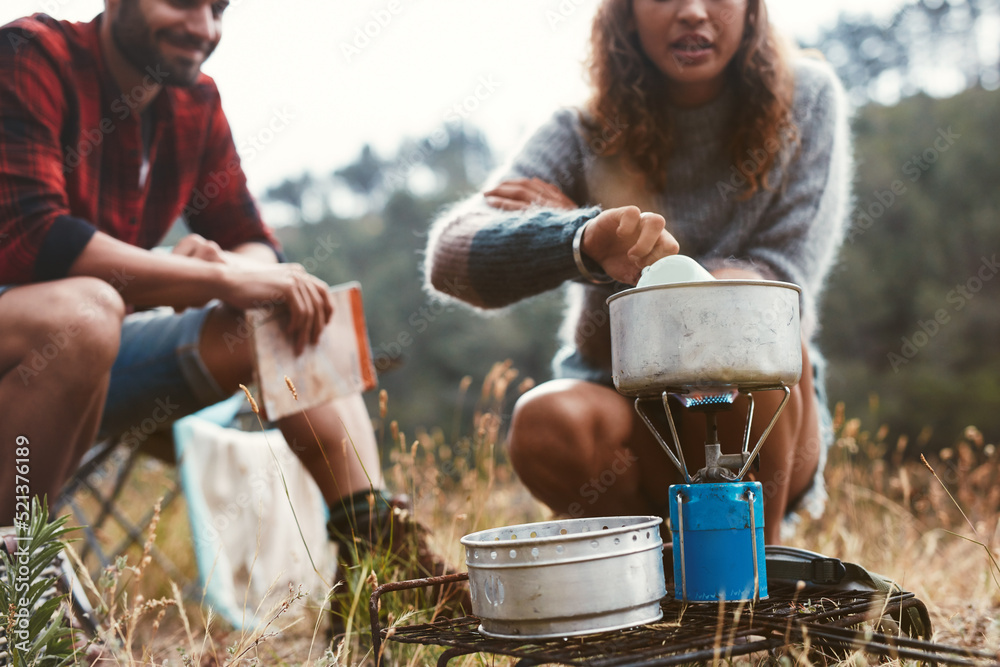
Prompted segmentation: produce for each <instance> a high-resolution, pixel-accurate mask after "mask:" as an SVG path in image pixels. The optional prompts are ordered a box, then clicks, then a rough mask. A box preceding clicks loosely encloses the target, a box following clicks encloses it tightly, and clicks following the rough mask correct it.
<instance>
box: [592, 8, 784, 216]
mask: <svg viewBox="0 0 1000 667" xmlns="http://www.w3.org/2000/svg"><path fill="white" fill-rule="evenodd" d="M632 16H633V15H632V0H605V2H604V3H603V4H602V5H601V7H600V9H598V12H597V16H596V17H595V18H594V26H593V30H592V33H591V40H590V41H591V44H590V47H591V48H590V57H589V60H588V64H587V67H588V74H589V78H590V84H591V87H592V90H593V93H592V96H591V98H590V100H589V102H588V104H587V112H588V113H587V114H581V121H582V123H583V126H584V128H585V130H586V132H587V133H588V135H589V138H590V140H591V145H592V146H594V148H595V151H596V152H597V153H598V154H600V155H616V154H619V153H621V154H623V155H624V156H625V158H626V160H625V163H626V165H627V166H628V167H630V168H632V169H635V170H636V171H637V172H638V174H639V175H640V176H641V177H643V178H644V180H645V184H646V186H647V187H648V188H649V189H651V190H653V189H662V188H663V187H664V186H665V185H666V168H665V167H666V163H667V160H668V159H669V156H670V152H671V148H672V137H671V132H670V127H669V120H668V119H667V118H666V117H665V116H664V114H662V112H657V111H656V110H657V109H662V108H663V105H664V104H666V102H667V97H666V95H667V93H666V88H667V87H666V86H665V85H664V83H665V75H664V74H663V73H662V72H660V70H659V69H658V68H657V67H656V65H655V64H654V63H653V62H652V61H651V60H650V59H649V58H648V57H647V56H646V54H645V52H644V51H643V49H642V46H641V45H640V43H639V37H638V34H637V33H636V31H635V29H634V28H631V27H630V25H631V24H632V21H633V19H632ZM726 76H727V77H728V78H729V81H730V84H731V85H732V86H734V87H735V91H736V99H737V100H738V104H737V111H736V118H735V123H734V124H733V127H732V134H731V136H730V137H729V138H728V139H729V146H730V155H731V156H732V159H733V163H734V164H735V165H737V168H738V169H739V170H740V172H741V173H742V174H743V176H744V177H745V178H746V187H745V189H744V192H743V193H742V196H743V197H745V198H746V197H750V196H752V195H753V194H754V193H755V192H757V190H758V189H759V188H761V187H763V188H764V189H768V183H767V174H768V172H769V171H770V169H771V166H772V165H773V164H774V162H775V160H776V159H777V158H778V153H779V149H780V147H781V146H782V145H783V142H784V141H791V142H794V141H796V140H797V136H798V135H797V131H796V129H795V126H794V124H793V122H792V117H791V108H792V96H793V93H794V82H793V80H792V74H791V69H790V67H789V65H788V54H787V51H786V47H785V45H784V44H783V42H782V41H781V40H780V39H779V38H778V36H777V35H776V33H775V32H774V30H773V29H772V27H771V24H770V22H769V21H768V18H767V9H766V7H765V6H764V1H763V0H748V2H747V12H746V20H745V24H744V27H743V37H742V39H741V41H740V45H739V48H738V49H737V51H736V54H735V55H734V56H733V59H732V60H731V61H730V62H729V64H728V65H727V67H726ZM607 128H621V129H620V130H618V131H615V132H609V131H608V130H607ZM748 158H749V159H748Z"/></svg>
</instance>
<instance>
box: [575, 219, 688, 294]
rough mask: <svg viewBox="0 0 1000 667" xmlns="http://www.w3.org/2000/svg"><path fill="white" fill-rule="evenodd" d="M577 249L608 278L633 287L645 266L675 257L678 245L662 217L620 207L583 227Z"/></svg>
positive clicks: (678, 248)
mask: <svg viewBox="0 0 1000 667" xmlns="http://www.w3.org/2000/svg"><path fill="white" fill-rule="evenodd" d="M580 250H581V251H582V252H583V254H585V255H586V256H587V257H590V258H591V259H592V260H594V261H595V262H597V263H598V264H600V265H601V269H602V270H603V271H604V273H606V274H608V275H609V276H610V277H612V278H614V279H615V280H617V281H619V282H623V283H627V284H629V285H635V284H636V283H637V282H638V281H639V275H640V273H641V272H642V269H643V268H644V267H647V266H649V265H650V264H652V263H653V262H655V261H656V260H658V259H662V258H664V257H667V256H668V255H676V254H677V252H678V251H679V250H680V246H679V245H678V244H677V240H676V239H675V238H674V237H673V236H671V234H670V232H668V231H667V230H666V221H665V220H664V219H663V216H662V215H659V214H657V213H643V212H642V211H640V210H639V208H638V207H637V206H622V207H621V208H610V209H608V210H606V211H602V212H601V213H600V215H598V216H597V217H596V218H594V219H593V220H591V221H590V222H588V223H587V224H586V228H585V229H584V230H583V238H582V239H581V240H580Z"/></svg>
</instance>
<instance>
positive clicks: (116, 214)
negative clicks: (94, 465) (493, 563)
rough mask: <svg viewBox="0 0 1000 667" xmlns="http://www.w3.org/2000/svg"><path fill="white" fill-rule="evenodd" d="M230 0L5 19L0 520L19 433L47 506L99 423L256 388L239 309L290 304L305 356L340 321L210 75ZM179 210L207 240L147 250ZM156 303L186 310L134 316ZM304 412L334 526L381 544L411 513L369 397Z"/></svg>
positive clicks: (301, 429) (297, 442) (295, 420)
mask: <svg viewBox="0 0 1000 667" xmlns="http://www.w3.org/2000/svg"><path fill="white" fill-rule="evenodd" d="M228 4H229V2H228V0H214V1H213V0H106V7H105V12H104V13H103V14H102V15H100V16H98V17H97V18H95V19H94V20H93V21H92V22H90V23H82V24H81V23H68V22H61V21H56V20H54V19H52V18H50V17H48V16H45V15H36V16H33V17H30V18H25V19H20V20H18V21H15V22H13V23H11V24H9V25H7V26H5V27H3V28H2V29H0V471H3V474H2V475H0V526H3V525H11V523H12V519H14V518H15V517H17V516H20V512H21V510H22V509H23V507H21V506H19V505H18V504H17V500H18V498H19V497H22V496H25V495H26V494H25V493H22V491H24V489H23V488H20V487H19V486H18V485H16V484H15V475H14V474H13V472H11V471H13V469H14V464H15V458H16V457H15V444H14V443H15V442H16V441H17V439H18V438H19V437H20V438H24V439H26V440H27V441H28V442H30V460H31V464H32V465H31V467H30V472H31V474H30V482H31V484H30V486H31V488H30V494H31V495H36V494H37V495H39V496H41V495H43V494H48V497H49V499H50V502H51V501H52V499H54V498H55V497H56V496H57V495H58V493H59V490H60V488H61V486H62V484H63V483H64V481H65V480H66V478H67V476H68V475H70V474H71V473H72V472H73V470H74V469H75V467H76V466H77V464H78V462H79V460H80V458H81V456H82V455H83V454H84V452H85V451H86V450H87V449H88V448H89V447H90V446H91V445H92V444H93V442H94V440H95V438H96V437H97V436H98V434H99V433H100V434H102V435H113V434H118V433H122V432H126V431H128V430H129V428H131V427H133V426H135V425H137V424H139V423H141V422H142V421H143V420H144V419H148V418H150V417H152V418H153V419H154V420H156V421H158V422H160V423H167V422H169V421H173V420H175V419H177V418H179V417H181V416H183V415H184V414H187V413H190V412H192V411H194V410H196V409H198V408H200V407H202V406H205V405H208V404H211V403H213V402H216V401H219V400H222V399H224V398H226V397H227V396H229V395H231V394H232V392H233V391H234V390H236V388H237V385H238V383H240V382H243V383H246V382H247V381H248V380H249V379H250V377H251V364H252V359H251V350H250V346H249V345H235V346H234V345H232V344H229V345H227V344H226V342H225V341H226V340H230V341H231V340H232V338H231V337H230V336H237V337H238V336H239V333H238V332H239V330H240V329H239V327H240V324H241V322H242V311H243V310H244V309H247V308H250V307H253V306H259V305H261V304H267V303H280V304H282V305H283V306H284V307H286V308H287V309H288V312H289V315H290V320H289V321H290V324H289V327H288V335H289V336H290V337H291V338H292V339H293V340H294V341H295V344H296V347H297V349H298V350H300V351H301V350H302V349H303V348H304V347H305V345H306V344H307V343H308V342H310V341H312V342H315V341H316V340H317V339H318V337H319V335H320V333H321V331H322V330H323V328H324V326H325V325H326V324H327V322H328V321H329V319H330V316H331V314H332V305H331V301H330V297H329V295H328V292H327V289H326V287H327V286H326V285H325V284H324V283H323V282H322V281H321V280H319V279H317V278H315V277H313V276H311V275H309V274H307V273H306V272H305V270H304V269H303V268H302V267H301V266H300V265H298V264H287V263H281V262H280V251H279V249H278V245H277V242H276V241H275V239H274V237H273V236H272V235H271V232H270V231H269V230H268V228H267V227H266V226H265V225H264V223H263V221H262V220H261V218H260V215H259V213H258V210H257V207H256V205H255V204H254V202H253V200H252V198H251V196H250V194H249V192H248V190H247V186H246V178H245V176H244V174H243V171H242V169H241V167H240V161H239V157H238V156H237V153H236V149H235V146H234V142H233V138H232V134H231V132H230V128H229V124H228V122H227V121H226V117H225V115H224V114H223V112H222V108H221V106H220V101H219V93H218V90H217V89H216V86H215V84H214V82H213V81H212V79H210V78H209V77H208V76H206V75H205V74H203V73H201V65H202V63H203V62H204V61H205V59H206V58H208V56H209V55H210V54H211V53H212V51H213V49H214V48H215V47H216V45H217V44H218V43H219V39H220V35H221V26H222V16H223V13H224V12H225V10H226V7H227V5H228ZM181 215H183V216H184V217H185V218H186V220H187V223H188V225H189V227H190V229H191V230H192V231H193V232H194V233H193V234H191V235H190V236H187V237H186V238H184V239H183V240H182V241H180V242H179V243H178V244H177V245H176V246H175V247H174V249H173V253H172V254H167V253H160V252H157V253H154V252H151V250H150V249H151V248H153V247H154V246H155V245H157V244H158V243H159V242H160V241H161V240H162V238H163V236H164V235H165V234H166V232H167V231H168V229H169V228H170V226H171V225H172V223H173V221H174V220H175V219H176V218H177V217H178V216H181ZM157 306H169V307H171V308H172V310H171V309H166V311H165V309H162V308H160V309H155V310H142V311H141V312H135V313H131V314H129V313H130V312H131V311H132V310H133V309H136V308H139V309H145V308H150V307H157ZM227 334H230V336H227ZM309 417H310V419H311V422H312V424H313V426H315V427H316V430H317V433H318V435H319V438H318V439H319V440H320V442H322V443H323V444H322V445H318V444H317V442H316V440H317V438H316V437H314V435H313V434H312V432H311V431H310V427H309V424H308V423H307V421H306V418H305V416H304V415H303V414H298V415H294V416H291V417H288V418H285V419H282V420H280V422H279V426H280V428H281V430H282V432H283V434H284V436H285V438H286V440H287V441H288V442H289V443H290V444H291V445H292V447H293V449H294V450H295V451H296V453H297V454H298V456H299V457H300V458H301V459H302V461H303V462H304V463H305V465H306V467H307V468H308V469H309V470H310V471H311V472H312V474H313V477H314V478H315V479H316V481H317V483H318V484H319V487H320V489H321V491H322V492H323V495H324V497H325V499H326V501H327V503H328V505H329V507H330V508H331V511H332V513H333V514H334V517H335V521H336V520H338V519H339V521H340V523H339V524H335V525H334V526H333V528H332V532H336V533H339V534H344V533H348V532H350V530H351V529H352V528H353V529H354V530H358V531H359V532H361V533H367V535H366V537H370V538H374V537H376V534H377V533H380V532H381V531H382V530H383V529H384V528H385V529H387V527H388V526H390V524H392V523H393V522H394V521H397V520H398V519H394V518H393V517H398V516H399V514H400V513H399V512H398V511H397V512H393V507H392V506H391V503H390V500H389V498H388V496H387V495H386V494H385V493H384V492H383V491H382V489H383V488H384V487H383V481H382V477H381V473H380V464H379V457H378V452H377V447H376V442H375V439H374V435H373V433H372V429H371V422H370V420H369V417H368V414H367V412H366V409H365V406H364V403H363V402H362V400H361V398H360V396H357V397H354V398H353V399H348V400H343V399H341V400H339V401H338V402H337V403H336V404H334V403H331V404H327V405H324V406H321V407H318V408H314V409H312V410H310V411H309ZM348 434H349V437H350V442H351V443H353V447H348V448H346V449H345V448H344V447H342V443H343V442H344V440H345V438H347V437H348ZM320 446H322V447H324V448H325V450H326V451H325V452H323V451H321V450H320ZM345 452H350V455H347V454H346V453H345ZM355 452H356V454H355ZM325 459H328V460H329V464H327V462H326V460H325ZM370 485H371V486H370ZM371 487H374V492H375V493H374V494H371V493H370V489H371ZM373 498H374V500H372V499H373ZM370 506H371V510H372V511H371V512H370V511H369V508H370ZM355 514H357V515H358V516H359V517H364V518H363V519H362V520H361V523H362V525H361V526H360V527H359V526H358V525H357V524H356V523H353V522H352V521H351V518H352V517H353V515H355ZM369 516H374V517H375V521H373V522H372V523H373V524H375V525H373V526H367V525H365V523H366V521H368V517H369ZM405 529H406V527H405V526H403V527H399V526H397V527H396V530H397V531H400V530H403V531H404V532H405ZM394 541H395V539H394ZM394 546H395V545H394ZM434 566H435V567H436V566H437V563H435V564H434ZM435 573H439V572H435Z"/></svg>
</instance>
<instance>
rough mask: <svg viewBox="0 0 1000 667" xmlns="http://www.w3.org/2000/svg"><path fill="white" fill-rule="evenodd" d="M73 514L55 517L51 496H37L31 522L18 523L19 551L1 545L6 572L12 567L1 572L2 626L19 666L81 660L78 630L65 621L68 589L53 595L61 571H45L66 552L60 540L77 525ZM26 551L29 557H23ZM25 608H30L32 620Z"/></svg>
mask: <svg viewBox="0 0 1000 667" xmlns="http://www.w3.org/2000/svg"><path fill="white" fill-rule="evenodd" d="M67 519H68V517H66V516H62V517H59V518H58V519H55V520H53V521H49V511H48V506H47V504H46V502H45V501H44V500H42V501H41V502H39V500H38V498H37V496H36V497H35V498H33V499H32V501H31V515H30V519H29V521H28V523H27V524H22V525H19V526H18V527H17V538H18V546H19V549H18V552H17V554H14V555H10V554H7V552H6V551H3V550H0V558H2V560H3V562H2V565H0V573H6V577H0V627H2V628H3V632H6V633H7V641H8V649H9V650H10V653H11V657H12V659H13V664H14V667H22V666H23V667H28V666H29V665H30V666H32V667H36V666H37V667H61V666H62V665H69V664H73V663H74V662H75V656H74V649H73V636H72V634H73V631H72V629H71V628H70V627H69V626H68V624H67V623H64V622H63V621H64V618H63V613H64V611H63V599H64V598H65V595H56V596H51V592H52V590H53V589H55V588H56V582H57V579H58V577H57V576H52V575H51V574H49V575H43V572H42V571H43V570H45V569H46V568H47V567H48V566H49V565H50V564H51V563H52V561H53V560H55V559H56V558H57V557H58V556H59V554H60V553H61V552H62V549H63V544H62V542H61V541H60V540H61V539H62V538H63V537H64V536H65V535H66V534H67V533H69V532H70V531H72V530H75V529H74V528H67V527H66V525H65V524H66V521H67ZM22 552H23V553H26V554H27V558H26V559H22V558H21V557H20V555H19V554H20V553H22ZM25 568H26V569H25ZM20 610H26V612H27V616H26V620H25V617H24V616H21V615H19V611H20ZM25 626H26V627H25ZM25 631H26V633H25ZM21 633H25V634H21Z"/></svg>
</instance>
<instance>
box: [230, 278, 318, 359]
mask: <svg viewBox="0 0 1000 667" xmlns="http://www.w3.org/2000/svg"><path fill="white" fill-rule="evenodd" d="M226 274H227V275H226V283H225V289H224V293H223V294H222V295H220V298H221V299H222V300H223V301H225V302H226V303H228V304H229V305H231V306H233V307H234V308H239V309H240V310H246V309H248V308H256V307H259V306H260V305H261V304H262V303H265V302H272V303H280V304H284V305H286V306H287V307H288V315H289V318H288V328H287V329H286V332H287V334H288V336H289V338H291V339H292V340H293V341H294V342H295V353H296V354H301V353H302V350H304V349H305V346H306V343H313V344H316V342H317V341H319V336H320V334H321V333H322V332H323V328H324V327H325V326H326V325H327V323H329V321H330V318H331V317H332V316H333V301H332V300H331V298H330V293H329V291H328V289H327V285H326V283H324V282H323V281H322V280H320V279H319V278H317V277H315V276H311V275H309V274H308V273H307V272H306V270H305V269H304V268H302V265H301V264H260V263H245V264H238V265H232V266H231V267H230V268H229V269H228V270H227V271H226Z"/></svg>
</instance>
